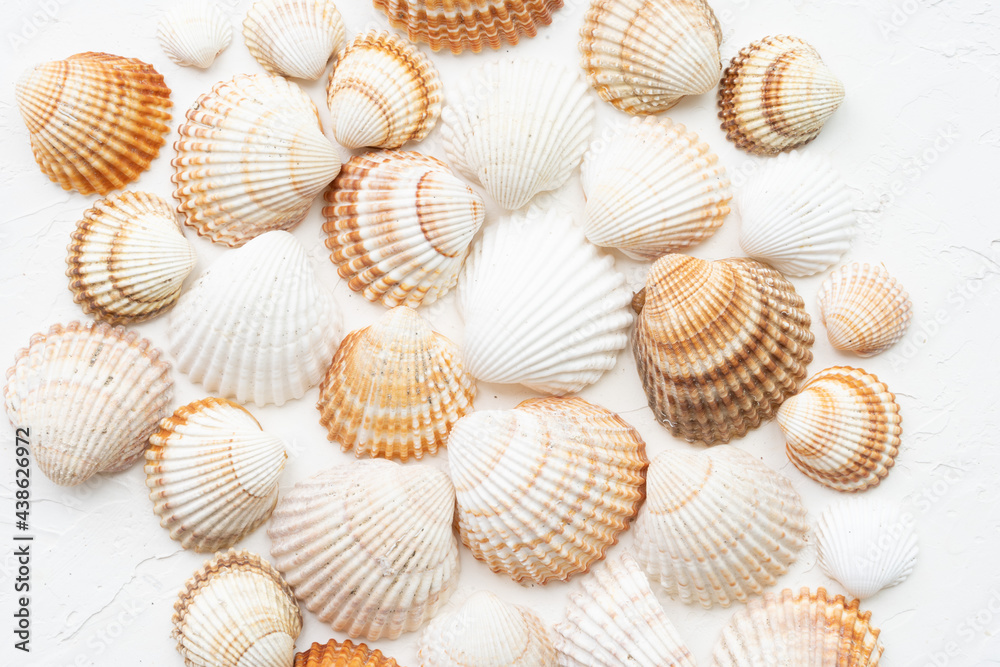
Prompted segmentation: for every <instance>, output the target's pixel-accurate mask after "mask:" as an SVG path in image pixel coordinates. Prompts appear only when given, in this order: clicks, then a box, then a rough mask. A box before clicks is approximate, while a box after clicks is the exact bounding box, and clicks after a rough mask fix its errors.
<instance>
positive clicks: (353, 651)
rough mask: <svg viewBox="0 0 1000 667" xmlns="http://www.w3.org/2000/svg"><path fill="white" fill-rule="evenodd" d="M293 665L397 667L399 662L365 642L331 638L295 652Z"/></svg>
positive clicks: (308, 666)
mask: <svg viewBox="0 0 1000 667" xmlns="http://www.w3.org/2000/svg"><path fill="white" fill-rule="evenodd" d="M293 667H399V663H397V662H396V661H395V660H393V659H392V658H387V657H385V656H384V655H382V651H379V650H378V649H374V650H373V649H370V648H368V645H367V644H355V643H354V642H352V641H351V640H350V639H346V640H344V641H342V642H338V641H337V640H336V639H331V640H330V641H328V642H327V643H325V644H319V643H316V642H313V644H312V646H310V647H309V648H308V649H307V650H305V651H301V652H300V653H296V654H295V664H294V666H293Z"/></svg>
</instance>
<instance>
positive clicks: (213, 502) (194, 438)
mask: <svg viewBox="0 0 1000 667" xmlns="http://www.w3.org/2000/svg"><path fill="white" fill-rule="evenodd" d="M149 442H150V445H151V446H150V448H149V449H147V450H146V486H148V487H149V499H150V500H152V501H153V511H154V512H155V513H156V514H157V516H159V517H160V525H161V526H163V527H164V528H166V529H167V530H169V531H170V537H171V539H174V540H177V541H178V542H180V543H181V546H183V547H184V548H185V549H193V550H194V551H201V552H207V553H212V552H214V551H221V550H223V549H226V548H229V547H231V546H233V545H234V544H236V543H237V542H239V541H240V540H242V539H243V538H244V537H246V536H247V535H249V534H250V533H252V532H253V531H255V530H257V528H258V527H259V526H260V525H261V524H262V523H264V522H265V521H266V520H267V518H268V517H269V516H271V510H273V509H274V506H275V504H276V503H277V502H278V476H279V475H280V474H281V471H282V469H283V468H284V467H285V459H286V458H287V456H286V454H285V446H284V443H283V442H282V441H281V439H280V438H277V437H275V436H273V435H271V434H269V433H266V432H264V430H263V429H262V428H261V426H260V424H259V423H258V422H257V420H256V419H254V417H253V415H251V414H250V413H249V412H247V411H246V410H245V409H243V408H242V407H240V406H239V405H237V404H236V403H233V402H232V401H228V400H226V399H224V398H205V399H202V400H200V401H195V402H194V403H189V404H188V405H185V406H184V407H181V408H178V409H177V410H176V411H175V412H174V414H173V415H172V416H170V417H167V418H166V419H164V420H163V421H162V422H160V430H158V431H157V432H156V433H153V435H152V436H151V437H150V439H149Z"/></svg>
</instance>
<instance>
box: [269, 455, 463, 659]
mask: <svg viewBox="0 0 1000 667" xmlns="http://www.w3.org/2000/svg"><path fill="white" fill-rule="evenodd" d="M454 512H455V489H454V487H452V485H451V482H450V481H449V480H448V476H447V475H446V474H444V473H443V472H441V471H439V470H437V469H435V468H432V467H430V466H427V465H420V464H418V465H409V466H405V467H404V466H402V465H400V464H398V463H393V462H392V461H386V460H384V459H368V460H364V461H353V462H351V463H346V464H341V465H338V466H337V467H335V468H331V469H329V470H326V471H324V472H321V473H319V474H318V475H315V476H313V477H311V478H309V479H307V480H305V481H303V482H299V483H298V484H296V485H295V488H294V489H292V490H291V491H289V492H288V493H286V494H284V495H282V497H281V500H280V501H279V502H278V508H277V509H276V510H275V511H274V517H273V519H272V521H271V526H270V528H268V531H267V532H268V535H270V537H271V554H272V555H273V556H274V558H275V565H276V566H277V567H278V569H279V570H281V571H282V572H283V573H284V575H285V578H286V579H287V580H288V582H289V583H290V584H291V585H292V588H294V589H295V595H296V596H297V597H298V598H299V599H300V600H302V601H303V602H304V603H305V605H306V607H307V608H308V609H309V610H310V611H312V612H314V613H315V614H316V615H317V617H318V618H319V620H321V621H323V622H324V623H329V624H330V626H331V627H332V628H333V629H334V630H335V631H336V632H345V633H347V634H348V635H349V636H351V637H355V638H357V637H364V638H367V639H368V640H372V641H374V640H377V639H380V638H385V639H395V638H397V637H399V635H400V634H402V633H403V632H412V631H414V630H416V629H417V628H419V627H420V626H421V625H423V624H424V623H425V622H426V621H427V620H428V619H430V618H431V617H432V616H433V615H434V614H435V613H436V612H437V610H438V609H439V608H440V607H441V605H443V604H444V602H445V601H446V600H447V599H448V596H449V595H451V592H452V590H453V589H454V587H455V585H456V583H457V581H458V568H459V561H458V544H457V542H456V541H455V536H454V535H453V534H452V519H453V518H454Z"/></svg>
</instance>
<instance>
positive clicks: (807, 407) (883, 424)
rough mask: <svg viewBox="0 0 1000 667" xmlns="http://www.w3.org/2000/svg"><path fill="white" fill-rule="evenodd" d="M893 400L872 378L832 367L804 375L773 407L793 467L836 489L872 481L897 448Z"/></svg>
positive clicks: (861, 487) (897, 423) (860, 487)
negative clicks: (787, 396) (797, 389)
mask: <svg viewBox="0 0 1000 667" xmlns="http://www.w3.org/2000/svg"><path fill="white" fill-rule="evenodd" d="M901 421H902V418H901V417H900V416H899V404H898V403H896V396H895V395H894V394H893V393H892V392H891V391H889V388H888V387H887V386H886V385H885V384H883V383H882V382H880V381H879V379H878V378H877V377H875V376H874V375H871V374H870V373H866V372H865V371H863V370H861V369H860V368H851V367H849V366H834V367H833V368H827V369H826V370H822V371H820V372H819V373H816V375H814V376H812V377H811V378H809V381H808V382H806V384H805V385H804V386H803V387H802V391H801V392H800V393H799V394H797V395H796V396H794V397H792V398H790V399H788V400H787V401H785V404H784V405H782V406H781V408H780V409H779V410H778V424H779V425H780V426H781V430H782V431H783V432H784V433H785V443H786V444H785V452H786V453H787V454H788V458H789V460H790V461H791V462H792V463H794V464H795V467H796V468H798V469H799V470H801V471H802V472H803V473H804V474H806V475H808V476H809V477H811V478H812V479H814V480H816V481H817V482H819V483H820V484H823V485H825V486H828V487H830V488H831V489H836V490H838V491H864V490H865V489H868V488H870V487H873V486H877V485H878V483H879V482H881V481H882V478H884V477H885V476H886V475H888V474H889V468H891V467H892V466H893V464H894V463H895V460H896V454H897V453H898V452H899V449H898V448H899V445H900V438H899V435H900V433H902V432H903V429H902V427H901V426H900V423H901Z"/></svg>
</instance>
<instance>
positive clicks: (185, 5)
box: [156, 0, 233, 69]
mask: <svg viewBox="0 0 1000 667" xmlns="http://www.w3.org/2000/svg"><path fill="white" fill-rule="evenodd" d="M156 39H157V40H159V42H160V48H161V49H163V52H164V53H166V54H167V56H168V57H169V58H170V59H171V60H173V61H174V62H175V63H177V64H178V65H180V66H181V67H200V68H201V69H205V68H207V67H210V66H211V64H212V63H213V62H215V58H216V56H218V55H219V54H220V53H222V52H223V51H225V50H226V49H227V48H228V47H229V43H230V42H231V41H233V27H232V25H230V21H229V17H228V16H226V14H225V12H223V11H222V9H221V8H220V7H219V6H218V5H217V4H213V3H211V2H198V1H196V0H182V2H179V3H177V4H175V5H173V6H172V7H171V8H170V9H168V10H167V11H166V12H164V13H163V15H162V16H161V17H160V21H159V23H157V26H156Z"/></svg>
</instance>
